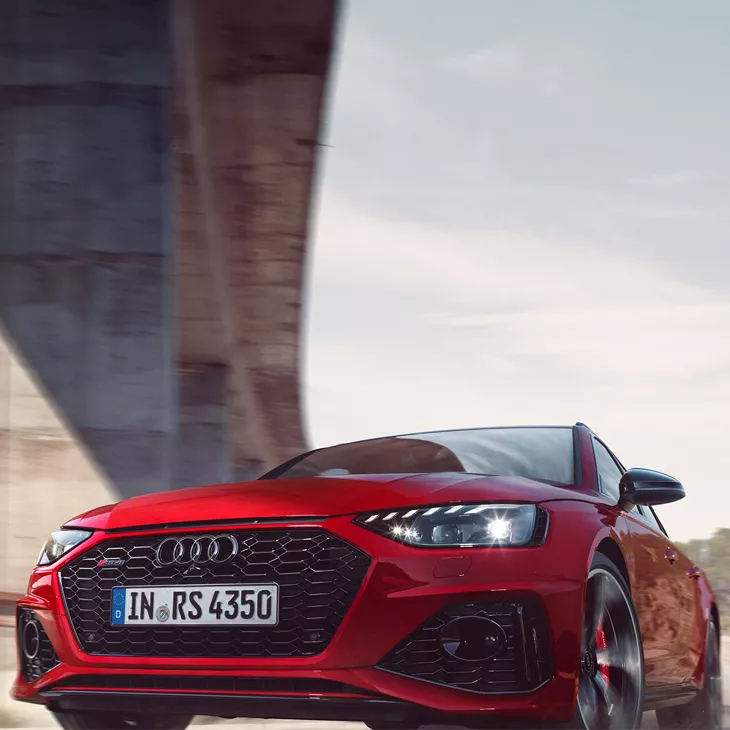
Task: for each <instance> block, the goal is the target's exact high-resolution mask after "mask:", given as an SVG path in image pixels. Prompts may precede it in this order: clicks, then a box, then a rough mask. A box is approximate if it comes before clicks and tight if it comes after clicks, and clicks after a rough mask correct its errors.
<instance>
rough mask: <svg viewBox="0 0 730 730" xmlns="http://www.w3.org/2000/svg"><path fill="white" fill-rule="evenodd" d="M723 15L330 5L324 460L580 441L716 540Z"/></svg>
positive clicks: (729, 429)
mask: <svg viewBox="0 0 730 730" xmlns="http://www.w3.org/2000/svg"><path fill="white" fill-rule="evenodd" d="M729 34H730V3H728V2H726V1H725V0H716V1H714V2H712V1H708V0H701V1H699V2H694V3H690V2H686V1H685V0H681V1H674V0H672V1H670V0H643V1H642V2H641V3H636V2H633V0H613V1H612V2H605V1H604V0H600V1H591V0H575V1H571V2H567V1H565V0H551V2H549V3H546V2H542V1H541V0H540V1H538V0H533V1H531V2H528V1H527V0H522V1H519V0H517V1H513V2H505V0H498V1H493V0H451V2H446V1H445V0H351V2H350V3H349V7H348V10H347V12H346V13H345V14H344V16H343V18H342V23H341V33H340V59H339V61H340V63H339V66H338V68H337V72H336V75H335V77H334V79H333V86H332V89H331V103H330V107H331V108H330V114H329V122H328V129H327V132H326V135H325V137H326V139H325V141H326V142H327V143H328V144H330V145H332V147H331V148H323V164H322V166H321V168H320V171H319V174H320V179H321V191H320V199H319V210H318V215H317V217H316V220H315V226H314V229H313V243H314V246H313V250H312V253H311V258H310V262H309V263H310V279H309V294H308V302H307V308H308V331H307V340H306V344H307V352H306V364H305V385H306V405H307V412H308V419H309V430H310V435H311V438H312V441H313V442H314V444H315V445H317V446H321V445H326V444H331V443H336V442H340V441H346V440H352V439H357V438H361V437H369V436H376V435H385V434H391V433H396V432H404V431H405V432H407V431H414V430H426V429H439V428H460V427H472V426H479V425H512V424H532V423H559V424H572V423H574V422H575V421H576V420H581V421H585V422H586V423H588V425H589V426H591V428H593V430H594V431H596V433H597V434H598V435H600V436H601V437H602V438H603V439H605V440H606V442H607V443H608V445H609V446H610V447H611V448H612V449H613V450H614V451H615V452H616V454H617V455H618V457H619V458H620V459H621V460H622V461H623V462H624V463H625V464H626V465H627V466H646V467H649V468H655V469H659V470H660V471H665V472H668V473H670V474H672V475H674V476H676V477H677V478H679V479H681V480H682V481H683V482H684V484H685V487H686V489H687V492H688V497H687V499H686V500H684V501H683V502H680V503H678V504H677V505H672V506H667V507H664V508H660V509H659V510H658V511H659V514H660V516H661V517H662V518H663V519H664V521H665V524H666V526H667V528H668V530H669V532H670V534H671V535H672V536H673V537H676V538H677V539H687V538H692V537H703V536H708V535H709V534H710V533H711V532H712V531H713V530H714V529H715V528H717V527H720V526H727V527H730V498H728V496H727V494H728V490H730V443H729V437H730V207H729V206H728V201H730V134H729V133H728V129H730V95H729V94H728V93H727V90H728V88H730V44H728V42H727V38H728V35H729Z"/></svg>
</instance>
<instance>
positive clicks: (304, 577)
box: [60, 529, 370, 657]
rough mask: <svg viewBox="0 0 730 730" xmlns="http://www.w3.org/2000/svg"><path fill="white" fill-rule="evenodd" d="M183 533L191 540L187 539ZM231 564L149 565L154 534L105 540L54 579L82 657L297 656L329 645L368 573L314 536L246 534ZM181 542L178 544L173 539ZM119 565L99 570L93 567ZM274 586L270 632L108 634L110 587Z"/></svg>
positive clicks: (175, 629)
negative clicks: (275, 618) (275, 608)
mask: <svg viewBox="0 0 730 730" xmlns="http://www.w3.org/2000/svg"><path fill="white" fill-rule="evenodd" d="M186 534H188V535H189V534H190V533H186ZM206 534H232V535H235V537H236V539H237V540H238V545H239V549H238V552H237V554H236V555H235V557H234V558H233V559H232V560H231V561H229V562H227V563H225V564H223V565H215V564H210V563H209V564H204V565H201V566H192V567H191V566H189V565H169V566H164V567H163V566H160V565H158V564H157V562H156V551H157V547H158V545H159V544H160V543H161V542H162V540H164V539H166V538H168V537H170V534H169V533H166V534H165V535H153V536H144V537H128V538H119V539H111V540H107V541H104V542H102V543H99V544H98V545H96V546H95V547H93V548H92V549H90V550H89V551H87V552H85V553H82V554H81V555H80V556H79V557H78V558H76V559H75V560H73V561H71V562H70V563H69V564H68V565H66V566H64V568H63V569H62V570H61V571H60V578H61V586H62V589H63V595H64V599H65V601H66V607H67V611H68V614H69V618H70V620H71V624H72V625H73V628H74V631H75V633H76V638H77V640H78V642H79V645H80V647H81V649H82V650H83V651H85V652H86V653H88V654H107V655H115V656H157V657H295V656H313V655H316V654H319V653H321V652H322V651H323V650H324V649H325V648H326V647H327V645H328V644H329V643H330V641H331V640H332V638H333V636H334V634H335V632H336V631H337V629H338V627H339V625H340V623H341V622H342V619H343V618H344V617H345V614H346V612H347V610H348V608H349V607H350V604H351V603H352V601H353V600H354V598H355V596H356V594H357V592H358V590H359V589H360V586H361V585H362V581H363V579H364V578H365V575H366V573H367V571H368V568H369V566H370V559H369V558H368V556H367V555H365V554H364V553H362V552H360V551H359V550H357V549H356V548H354V547H353V546H352V545H350V544H348V543H346V542H345V541H344V540H341V539H340V538H338V537H336V536H334V535H331V534H329V533H327V532H323V531H321V530H306V529H301V530H286V531H283V530H274V529H267V530H247V531H234V530H230V531H227V532H226V533H206ZM179 536H182V535H179ZM110 558H112V559H114V558H116V559H120V560H123V561H124V564H123V565H121V566H113V567H110V566H104V567H103V568H100V567H98V563H99V561H100V560H102V559H104V560H109V559H110ZM265 582H273V583H277V584H278V585H279V623H278V625H277V626H256V627H248V626H246V627H244V626H166V627H162V626H113V625H112V624H111V622H110V618H111V610H112V609H111V596H112V588H114V587H117V586H161V585H216V584H239V583H240V584H245V583H265Z"/></svg>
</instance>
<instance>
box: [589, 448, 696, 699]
mask: <svg viewBox="0 0 730 730" xmlns="http://www.w3.org/2000/svg"><path fill="white" fill-rule="evenodd" d="M593 453H594V455H595V459H596V471H597V474H598V484H599V489H600V491H601V493H602V494H604V495H605V496H606V497H608V498H609V499H610V500H611V501H612V502H613V503H617V502H618V501H619V493H620V490H619V482H620V480H621V477H622V475H623V473H624V471H625V470H624V468H623V467H622V466H621V464H620V462H619V461H618V460H617V459H616V458H615V457H614V456H613V454H612V453H611V452H610V451H609V449H608V448H607V447H606V445H605V444H604V443H603V442H602V441H600V440H599V439H597V438H595V437H594V438H593ZM626 517H627V519H626V524H627V526H628V529H629V538H628V541H629V547H630V550H631V552H630V554H629V555H627V559H628V561H629V566H630V567H632V563H633V571H632V576H633V584H632V586H631V593H632V598H633V600H634V606H635V607H636V613H637V616H638V618H639V628H640V630H641V637H642V643H643V646H644V672H645V677H646V687H647V690H649V691H651V690H652V689H654V688H659V687H663V686H666V685H668V684H677V683H679V682H681V681H682V680H681V671H680V660H679V655H681V651H682V650H681V639H682V626H681V616H682V612H683V610H684V607H685V604H684V601H683V595H682V589H681V588H680V587H679V586H680V582H681V574H680V570H679V567H678V565H677V562H678V560H677V558H676V557H675V558H674V560H672V551H673V554H674V555H675V556H676V554H677V551H676V550H673V546H671V544H670V542H669V540H668V538H667V537H666V535H663V534H662V533H660V532H659V531H658V530H655V529H653V528H652V527H651V526H650V525H649V524H648V523H647V521H646V520H645V519H643V515H642V514H641V513H640V512H639V511H638V509H637V508H634V509H632V510H631V511H630V512H629V513H628V514H627V515H626Z"/></svg>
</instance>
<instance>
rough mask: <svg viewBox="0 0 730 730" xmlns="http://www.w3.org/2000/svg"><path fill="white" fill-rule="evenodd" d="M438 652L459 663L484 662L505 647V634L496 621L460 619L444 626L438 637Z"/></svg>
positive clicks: (471, 617)
mask: <svg viewBox="0 0 730 730" xmlns="http://www.w3.org/2000/svg"><path fill="white" fill-rule="evenodd" d="M438 641H439V644H440V645H441V650H442V651H443V652H444V653H446V654H448V655H449V656H450V657H453V658H454V659H458V660H459V661H462V662H486V661H489V660H490V659H494V658H495V657H497V656H499V655H500V654H501V653H502V652H503V651H504V650H505V648H506V646H507V634H505V632H504V629H503V628H502V627H501V626H500V625H499V624H498V623H497V622H496V621H492V620H491V619H488V618H483V617H481V616H462V617H460V618H456V619H454V620H453V621H449V623H447V624H446V626H444V627H443V628H442V629H441V631H440V632H439V637H438Z"/></svg>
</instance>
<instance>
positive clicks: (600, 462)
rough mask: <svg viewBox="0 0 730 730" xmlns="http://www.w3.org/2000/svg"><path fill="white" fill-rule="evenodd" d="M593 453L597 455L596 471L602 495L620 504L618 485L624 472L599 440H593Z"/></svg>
mask: <svg viewBox="0 0 730 730" xmlns="http://www.w3.org/2000/svg"><path fill="white" fill-rule="evenodd" d="M593 453H594V454H595V455H596V471H597V472H598V485H599V488H600V490H601V493H602V494H605V495H606V496H607V497H610V498H611V499H613V500H615V501H616V502H618V500H619V496H620V490H619V486H618V485H619V482H620V481H621V477H622V476H623V472H622V471H621V469H620V468H619V466H618V464H617V463H616V461H615V460H614V458H613V456H611V453H610V452H609V450H608V449H607V448H606V447H605V446H604V445H603V444H602V443H601V442H600V441H598V439H593Z"/></svg>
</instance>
